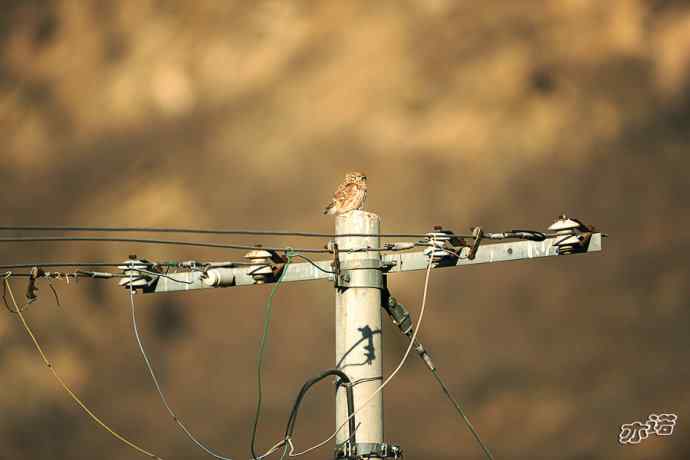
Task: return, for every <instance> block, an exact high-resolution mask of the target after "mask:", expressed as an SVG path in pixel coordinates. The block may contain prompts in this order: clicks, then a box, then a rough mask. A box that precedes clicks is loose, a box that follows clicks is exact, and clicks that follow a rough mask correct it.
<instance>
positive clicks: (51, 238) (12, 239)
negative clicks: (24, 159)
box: [0, 236, 331, 254]
mask: <svg viewBox="0 0 690 460" xmlns="http://www.w3.org/2000/svg"><path fill="white" fill-rule="evenodd" d="M66 241H99V242H112V243H143V244H164V245H176V246H194V247H203V248H221V249H238V250H249V251H255V250H264V251H281V252H284V251H287V250H288V248H281V247H265V246H261V245H254V246H250V245H241V244H220V243H208V242H198V241H180V240H159V239H150V238H114V237H99V236H21V237H0V243H32V242H66ZM294 251H296V252H306V253H322V254H324V253H326V254H328V253H330V252H331V251H330V250H328V249H315V248H301V249H294Z"/></svg>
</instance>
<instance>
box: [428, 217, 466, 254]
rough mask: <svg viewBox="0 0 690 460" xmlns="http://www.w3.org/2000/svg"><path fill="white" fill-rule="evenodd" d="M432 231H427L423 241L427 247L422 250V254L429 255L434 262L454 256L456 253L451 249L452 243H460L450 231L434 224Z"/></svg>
mask: <svg viewBox="0 0 690 460" xmlns="http://www.w3.org/2000/svg"><path fill="white" fill-rule="evenodd" d="M434 230H435V231H434V232H430V233H427V234H426V235H427V239H426V241H425V242H424V243H425V244H427V245H428V246H429V247H427V248H426V249H425V250H424V255H425V256H427V257H431V258H432V260H433V262H434V263H438V262H441V261H442V260H444V259H448V258H456V259H457V253H456V252H455V251H454V250H452V246H453V243H456V244H458V246H459V245H461V244H462V242H461V240H460V239H458V238H457V237H456V236H455V235H454V234H453V232H452V231H450V230H443V228H442V227H441V226H438V225H437V226H434Z"/></svg>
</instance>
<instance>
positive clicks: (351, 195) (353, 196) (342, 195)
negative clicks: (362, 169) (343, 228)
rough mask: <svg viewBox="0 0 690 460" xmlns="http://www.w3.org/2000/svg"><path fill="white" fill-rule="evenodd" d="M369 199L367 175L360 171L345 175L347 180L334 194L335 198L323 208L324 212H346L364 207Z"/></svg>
mask: <svg viewBox="0 0 690 460" xmlns="http://www.w3.org/2000/svg"><path fill="white" fill-rule="evenodd" d="M366 199H367V176H365V175H364V174H362V173H359V172H351V173H347V174H346V175H345V180H344V181H343V183H342V184H340V185H339V186H338V188H337V189H336V191H335V193H334V194H333V200H331V202H330V203H329V204H328V206H326V207H325V208H324V210H323V213H324V214H344V213H346V212H348V211H352V210H355V209H362V208H364V202H365V201H366Z"/></svg>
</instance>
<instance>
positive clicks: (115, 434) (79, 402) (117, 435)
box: [3, 275, 162, 460]
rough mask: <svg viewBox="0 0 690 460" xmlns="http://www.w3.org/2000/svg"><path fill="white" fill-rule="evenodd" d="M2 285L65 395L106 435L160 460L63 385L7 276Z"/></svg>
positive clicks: (159, 458)
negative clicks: (98, 414) (111, 425)
mask: <svg viewBox="0 0 690 460" xmlns="http://www.w3.org/2000/svg"><path fill="white" fill-rule="evenodd" d="M3 283H4V286H5V289H7V292H8V293H9V295H10V298H11V300H12V303H13V304H14V306H15V311H16V313H17V315H18V317H19V320H20V321H21V323H22V326H24V330H25V331H26V333H27V334H28V336H29V337H30V338H31V340H32V342H33V343H34V346H35V347H36V350H37V351H38V353H39V355H41V359H42V360H43V363H44V364H45V365H46V366H47V367H48V369H49V370H50V372H51V373H52V374H53V377H55V379H56V380H57V381H58V383H59V384H60V386H61V387H62V389H63V390H65V392H67V394H68V395H69V396H70V397H71V398H72V399H73V400H74V402H75V403H77V405H78V406H79V407H81V409H82V410H83V411H84V412H85V413H86V414H87V415H88V416H89V417H90V418H91V419H92V420H93V421H94V422H96V423H97V424H98V425H99V426H100V427H101V428H103V429H104V430H106V431H107V432H108V433H110V434H111V435H112V436H113V437H115V438H116V439H118V440H119V441H120V442H122V443H123V444H126V445H127V446H129V447H131V448H132V449H134V450H136V451H137V452H139V453H141V454H144V455H146V456H148V457H150V458H153V459H155V460H162V458H161V457H159V456H158V455H156V454H154V453H151V452H149V451H148V450H146V449H144V448H142V447H139V446H138V445H137V444H135V443H133V442H132V441H130V440H129V439H127V438H126V437H124V436H123V435H121V434H120V433H118V432H117V431H115V430H113V429H112V428H111V427H110V426H109V425H107V424H106V423H105V422H103V421H102V420H101V419H100V418H98V417H97V416H96V414H94V413H93V412H92V411H91V410H90V409H89V408H88V407H87V406H86V404H84V402H83V401H82V400H81V399H80V398H79V397H78V396H77V395H76V394H75V393H74V392H73V391H72V389H71V388H70V387H69V386H68V385H67V383H65V381H64V380H63V379H62V377H60V375H59V374H58V373H57V371H56V370H55V366H53V364H52V363H51V362H50V360H49V359H48V356H47V355H46V354H45V352H44V351H43V348H42V347H41V345H40V344H39V343H38V339H37V338H36V335H35V334H34V333H33V331H32V330H31V328H30V327H29V323H28V322H27V321H26V319H25V318H24V315H23V314H22V309H21V308H20V307H18V306H17V301H16V299H15V297H14V293H13V292H12V287H11V286H10V284H9V281H8V276H7V275H6V276H5V278H4V280H3Z"/></svg>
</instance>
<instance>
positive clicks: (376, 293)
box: [335, 211, 383, 445]
mask: <svg viewBox="0 0 690 460" xmlns="http://www.w3.org/2000/svg"><path fill="white" fill-rule="evenodd" d="M379 227H380V219H379V216H378V215H376V214H372V213H369V212H365V211H351V212H348V213H345V214H343V215H340V216H337V217H336V220H335V233H336V235H342V234H347V233H364V234H373V235H375V234H378V233H380V231H379ZM336 243H337V244H338V247H339V249H340V250H347V249H356V248H366V247H370V248H376V249H378V248H379V247H380V238H379V237H378V236H366V237H360V236H357V237H336ZM380 263H381V253H380V252H378V251H364V252H353V253H347V252H341V253H340V265H341V274H342V276H341V279H343V280H344V282H343V283H342V285H346V286H347V285H349V286H351V287H338V288H337V289H336V295H335V334H336V341H335V350H336V351H335V354H336V356H335V358H336V365H337V366H338V367H339V368H340V369H342V370H343V372H345V373H346V374H347V375H348V376H349V377H350V380H351V381H352V382H356V381H358V380H360V379H369V380H365V381H363V382H362V383H359V384H357V385H356V386H355V387H354V400H355V409H358V408H359V407H360V406H361V405H362V403H364V402H365V401H366V400H368V399H369V397H370V395H371V394H372V393H373V392H374V391H375V390H376V388H378V386H379V385H381V377H382V372H383V369H382V367H383V366H382V362H383V359H382V358H383V352H382V348H381V346H382V340H381V290H380V286H381V285H382V273H381V270H380V268H379V266H380ZM349 268H354V269H353V270H350V269H349ZM377 284H378V286H379V287H376V286H377ZM345 396H346V395H345V390H344V389H343V388H341V389H339V390H338V393H337V395H336V426H338V427H339V426H340V425H342V424H343V423H344V422H345V420H346V419H347V404H346V403H347V401H346V397H345ZM355 418H356V421H357V424H358V425H359V424H360V423H361V425H360V426H359V428H358V429H357V442H358V443H361V442H365V443H381V442H383V395H382V394H381V393H379V394H377V395H376V396H375V397H374V399H373V400H372V401H371V402H369V403H368V404H367V406H366V407H365V408H364V409H363V410H361V411H360V412H358V413H357V415H356V416H355ZM348 436H349V435H348V431H347V427H345V428H343V429H342V430H341V431H340V432H339V433H338V436H337V437H336V443H337V444H338V445H340V444H342V443H343V442H344V441H346V440H347V438H348Z"/></svg>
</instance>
